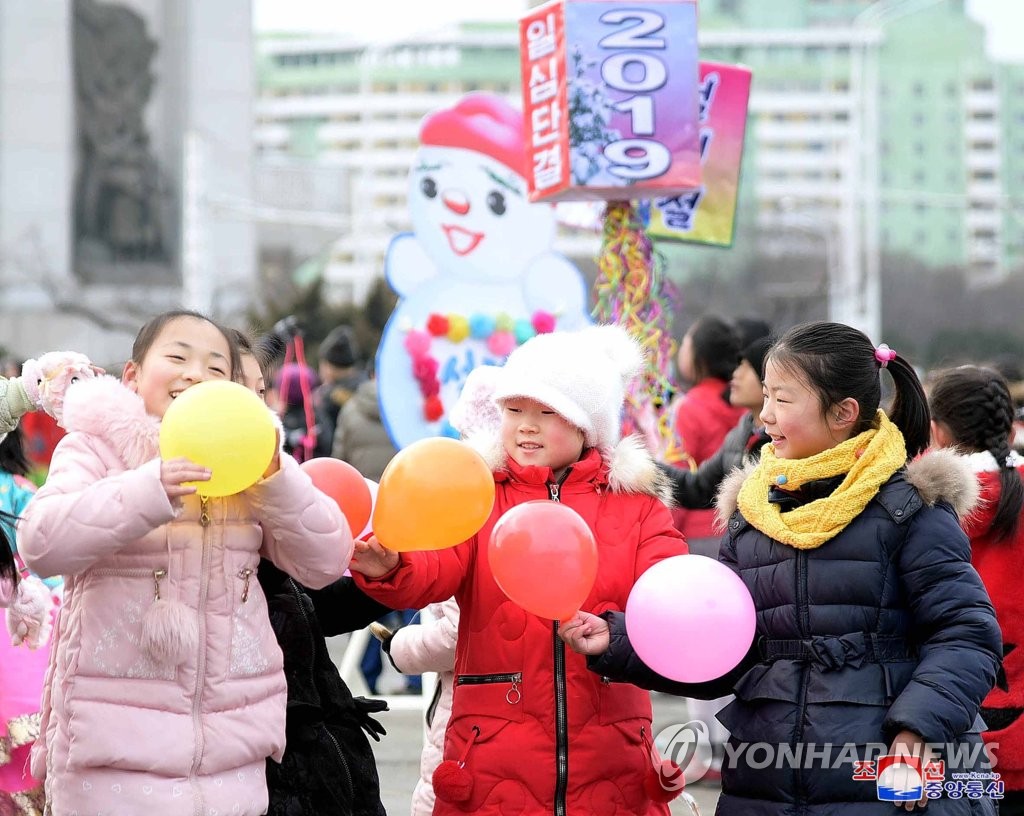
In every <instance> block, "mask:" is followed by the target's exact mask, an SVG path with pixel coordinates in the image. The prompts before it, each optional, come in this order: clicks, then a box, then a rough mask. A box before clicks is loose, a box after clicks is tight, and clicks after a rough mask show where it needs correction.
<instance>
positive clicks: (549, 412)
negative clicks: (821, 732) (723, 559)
mask: <svg viewBox="0 0 1024 816" xmlns="http://www.w3.org/2000/svg"><path fill="white" fill-rule="evenodd" d="M641 365H642V354H641V352H640V349H639V346H638V345H637V344H636V342H635V341H633V340H632V338H630V337H629V335H628V334H626V332H625V331H623V330H622V329H620V328H618V327H614V326H600V327H591V328H588V329H584V330H582V331H579V332H557V333H553V334H542V335H538V336H536V337H534V338H533V339H531V340H529V341H528V342H526V343H525V344H523V345H522V346H520V347H519V348H518V349H517V350H515V351H514V352H512V354H511V355H510V356H509V358H508V362H507V363H506V365H505V367H504V368H503V369H501V371H500V373H499V374H498V376H497V382H496V384H495V391H494V399H495V402H497V404H498V406H499V407H500V408H501V426H500V428H499V429H497V430H492V431H485V432H483V433H482V434H481V435H480V436H478V437H476V436H475V437H473V438H471V439H470V440H468V444H471V445H473V446H474V447H475V448H476V449H477V450H480V451H481V452H482V453H483V455H484V457H485V459H487V461H488V463H489V464H490V465H491V469H492V472H493V474H494V481H495V488H496V497H495V502H494V509H493V510H492V512H491V515H490V518H489V519H488V521H487V522H486V524H485V525H484V527H483V529H481V530H480V531H479V532H478V533H477V534H476V535H475V536H473V537H472V538H471V539H469V540H468V541H465V542H463V543H462V544H460V545H458V546H457V547H454V548H452V549H448V550H441V551H431V552H394V551H391V550H386V549H384V548H383V547H382V546H381V545H380V543H379V542H378V541H377V540H376V539H375V538H370V539H369V540H368V541H367V542H365V543H363V542H361V543H360V545H359V552H358V554H357V557H356V558H355V560H353V562H352V566H351V569H352V571H353V573H354V574H355V575H356V580H357V582H358V584H359V586H360V587H361V588H362V589H363V590H364V591H365V592H366V593H367V594H368V595H370V596H371V597H374V598H376V599H377V600H379V601H381V602H382V603H385V604H387V605H388V606H392V607H395V608H407V607H422V606H425V605H426V604H428V603H432V602H438V601H444V600H446V599H448V598H449V597H451V596H452V595H454V596H455V598H456V600H457V601H458V604H459V607H460V608H461V610H462V615H461V619H460V622H459V634H458V645H457V647H456V654H455V675H456V676H455V685H454V688H455V692H454V697H453V701H452V715H451V720H450V722H449V725H448V730H447V733H446V737H445V743H444V759H445V760H446V761H448V760H450V761H451V762H443V763H442V765H441V766H440V767H439V770H438V772H437V773H435V776H434V790H435V793H436V796H437V802H436V805H435V808H434V816H454V815H455V814H460V816H461V814H464V813H466V812H472V813H476V814H484V816H498V814H505V813H515V814H517V816H539V815H540V814H552V813H554V814H565V816H591V814H594V813H613V812H614V813H616V814H643V816H653V814H660V815H661V816H667V814H668V812H669V810H668V807H667V804H666V801H667V800H668V799H669V798H671V795H672V794H673V793H675V792H678V791H675V790H672V787H673V786H672V785H669V786H668V789H667V790H666V789H665V788H663V787H662V785H659V779H658V774H656V773H655V770H654V768H655V766H654V762H653V757H654V756H656V754H655V753H654V752H653V749H652V737H651V703H650V698H649V696H648V694H647V693H646V692H643V691H640V690H639V689H636V688H633V687H630V686H629V685H626V684H619V683H616V684H609V683H604V682H602V681H601V678H600V677H598V676H597V675H594V674H588V672H587V667H586V662H585V660H584V659H583V658H582V657H581V656H580V655H577V654H575V653H573V652H571V651H567V650H566V649H565V646H564V643H563V642H562V640H561V639H560V638H559V636H558V621H552V620H545V619H542V618H539V617H537V616H536V615H533V614H531V613H529V612H526V611H525V610H523V609H522V608H521V607H519V606H518V605H516V604H515V603H513V602H512V601H510V600H509V599H508V598H507V597H506V596H505V595H504V594H503V593H502V591H501V589H499V587H498V585H497V583H496V582H495V579H494V575H493V574H492V572H491V569H490V566H489V563H488V558H487V545H488V541H489V539H490V535H491V530H492V528H493V527H494V524H495V522H497V521H498V519H499V518H500V517H501V515H502V514H503V513H504V512H505V511H507V510H508V509H509V508H511V507H514V506H516V505H518V504H522V503H523V502H528V501H536V500H550V501H558V502H562V503H563V504H566V505H568V506H569V507H571V508H572V509H573V510H575V511H577V512H578V513H579V514H580V515H581V516H582V517H583V519H584V520H585V521H586V522H587V524H588V526H589V527H590V529H591V530H592V531H593V533H594V537H595V539H596V540H597V547H598V574H597V580H596V581H595V583H594V587H593V589H592V590H591V592H590V595H589V597H588V598H587V599H586V600H585V601H584V603H583V604H582V607H581V608H582V609H585V610H587V611H592V612H595V613H598V612H600V611H606V610H612V609H615V610H622V609H624V608H625V605H626V600H627V598H628V597H629V592H630V589H631V588H632V586H633V584H634V582H635V581H636V579H637V578H638V577H639V576H640V575H641V573H643V572H644V571H645V570H646V569H647V568H648V567H650V566H651V565H652V564H654V563H655V562H657V561H660V560H661V559H663V558H667V557H669V556H674V555H682V554H684V553H686V544H685V542H684V541H683V538H682V536H681V535H680V534H679V532H678V531H677V530H676V529H675V528H674V527H673V525H672V519H671V516H670V514H669V511H668V509H667V507H666V506H665V504H664V503H663V498H662V497H663V496H666V495H667V494H666V493H665V487H666V485H665V481H664V477H663V476H662V474H661V472H660V471H659V470H658V468H657V466H656V465H655V463H654V461H653V460H652V459H651V458H650V455H649V454H648V453H647V451H646V448H645V447H644V445H643V442H642V441H641V440H639V439H638V438H635V437H629V438H626V439H620V438H619V427H620V424H619V421H620V414H621V411H622V407H623V402H624V395H625V388H626V385H627V383H628V382H629V381H630V380H631V379H632V378H633V377H634V376H636V375H637V374H638V373H639V370H640V367H641ZM453 510H454V508H453ZM409 544H410V545H415V542H409ZM539 579H540V576H539V577H538V580H539ZM454 763H461V767H462V771H464V773H462V772H460V773H457V774H456V773H446V774H445V775H444V776H442V775H441V769H444V768H446V766H447V767H448V769H449V770H450V769H451V768H452V767H453V766H454ZM659 766H660V763H659ZM454 767H457V766H454ZM652 780H653V781H652ZM679 787H681V785H679ZM652 795H653V797H654V798H652Z"/></svg>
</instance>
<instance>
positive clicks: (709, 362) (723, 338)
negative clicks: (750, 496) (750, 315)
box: [665, 315, 746, 557]
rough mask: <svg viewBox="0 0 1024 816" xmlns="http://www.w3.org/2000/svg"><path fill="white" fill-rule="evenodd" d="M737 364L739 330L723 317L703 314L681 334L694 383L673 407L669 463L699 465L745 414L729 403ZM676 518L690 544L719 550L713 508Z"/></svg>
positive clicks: (681, 358) (682, 362)
mask: <svg viewBox="0 0 1024 816" xmlns="http://www.w3.org/2000/svg"><path fill="white" fill-rule="evenodd" d="M739 363H740V341H739V335H738V334H737V332H736V330H735V329H734V328H733V327H732V326H730V325H729V324H728V323H726V322H725V321H724V320H723V319H722V318H720V317H715V316H714V315H705V316H704V317H702V318H700V319H699V320H698V321H697V322H696V323H694V324H693V325H692V326H691V327H690V329H689V331H687V332H686V334H685V335H683V341H682V343H680V345H679V355H678V357H677V359H676V366H677V367H678V368H679V374H680V376H681V377H682V378H683V379H684V380H686V381H687V382H689V383H692V384H693V385H692V386H691V388H690V389H689V390H688V391H687V392H686V394H685V395H684V396H683V397H682V398H681V399H680V400H679V402H678V403H677V404H676V405H675V406H674V408H673V416H672V422H673V433H674V436H675V439H674V448H673V449H672V450H670V451H668V453H666V454H665V461H666V463H667V464H670V465H675V466H676V467H680V468H684V469H685V468H690V469H691V470H696V469H697V467H698V466H699V465H700V464H701V463H702V462H704V461H705V460H707V459H710V458H711V457H712V456H713V455H714V454H715V453H716V452H717V451H718V449H719V448H720V447H721V446H722V442H723V441H725V437H726V435H727V434H728V433H729V431H731V430H732V429H733V428H735V427H736V423H737V422H739V421H740V417H742V416H743V414H744V413H746V409H745V408H743V407H742V406H734V405H733V404H732V403H731V402H729V380H730V379H732V375H733V372H734V371H735V370H736V366H738V365H739ZM672 517H673V519H674V520H675V523H676V527H678V528H679V530H680V532H682V534H683V536H685V538H686V541H687V542H688V543H689V545H690V549H692V550H694V551H695V552H698V553H701V554H702V555H710V556H711V557H716V556H717V555H718V542H719V539H720V538H721V536H720V535H718V534H717V531H716V530H715V511H714V510H685V509H682V508H679V509H677V510H675V511H674V512H673V513H672Z"/></svg>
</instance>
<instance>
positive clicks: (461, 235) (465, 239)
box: [441, 224, 484, 255]
mask: <svg viewBox="0 0 1024 816" xmlns="http://www.w3.org/2000/svg"><path fill="white" fill-rule="evenodd" d="M441 229H443V230H444V234H445V235H446V236H447V238H448V245H449V246H450V247H451V248H452V252H454V253H455V254H456V255H468V254H469V253H470V252H472V251H473V250H474V249H476V248H477V245H478V244H479V243H480V242H481V241H482V240H483V239H484V234H483V233H482V232H471V231H469V230H468V229H465V228H464V227H457V226H455V225H454V224H445V225H444V226H442V227H441Z"/></svg>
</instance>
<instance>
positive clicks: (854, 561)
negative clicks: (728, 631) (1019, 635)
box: [563, 323, 1001, 816]
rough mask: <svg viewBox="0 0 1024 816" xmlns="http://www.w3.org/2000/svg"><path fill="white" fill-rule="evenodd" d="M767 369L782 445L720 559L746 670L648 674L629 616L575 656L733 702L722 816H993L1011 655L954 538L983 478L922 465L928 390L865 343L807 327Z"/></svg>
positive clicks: (765, 464)
mask: <svg viewBox="0 0 1024 816" xmlns="http://www.w3.org/2000/svg"><path fill="white" fill-rule="evenodd" d="M765 368H766V370H765V380H764V386H765V406H764V409H763V411H762V413H761V418H762V419H763V420H764V423H765V426H766V429H767V431H768V434H769V435H770V437H771V439H772V442H771V444H769V445H766V446H765V448H764V449H763V451H762V454H761V461H760V463H759V464H758V465H757V466H756V467H749V468H748V469H747V470H746V471H745V472H740V473H739V475H738V477H736V478H731V479H730V480H728V481H727V482H726V484H725V485H723V488H722V491H721V493H720V496H719V512H720V517H721V518H723V519H727V520H728V529H727V532H726V535H725V537H724V539H723V541H722V545H721V550H720V554H719V560H720V561H721V562H723V563H725V564H727V565H728V566H730V567H731V568H732V569H733V570H735V571H736V572H737V574H738V575H739V576H740V577H741V578H742V579H743V581H744V583H745V584H746V586H747V588H748V589H749V590H750V592H751V595H752V596H753V598H754V604H755V608H756V610H757V631H756V636H755V640H754V643H753V645H752V648H751V649H750V651H749V653H748V655H747V657H746V658H745V659H744V660H743V661H742V663H741V664H740V665H739V666H737V667H736V668H735V669H734V670H733V671H732V672H730V673H729V674H728V675H727V676H725V677H723V678H720V679H718V680H716V681H711V682H708V683H704V684H684V683H675V682H672V681H671V680H668V679H666V678H664V677H659V676H658V675H657V674H655V673H654V672H652V671H651V670H650V669H649V668H648V667H647V666H645V665H644V664H643V663H642V662H641V661H640V660H639V658H638V657H637V656H636V654H635V652H633V650H632V648H631V646H630V644H629V639H628V637H627V635H626V632H625V626H624V620H623V617H622V615H618V614H611V615H608V614H606V615H605V616H604V617H596V616H593V615H586V614H582V613H581V614H580V615H579V616H577V618H576V619H574V620H573V621H570V622H569V623H568V624H566V625H564V626H563V637H564V638H565V639H566V640H567V642H569V643H570V645H572V646H573V647H574V648H575V649H577V651H581V652H583V653H585V654H588V655H591V656H592V657H591V658H590V659H589V665H590V668H591V670H592V671H595V672H598V673H600V674H602V675H604V676H606V677H608V678H610V679H612V680H628V681H630V682H634V683H636V684H638V685H641V686H644V687H646V688H653V689H659V690H663V691H669V692H673V693H679V694H686V695H687V696H717V695H720V694H722V693H724V692H726V691H729V690H733V691H734V692H735V694H736V701H735V702H733V703H732V704H731V705H730V706H729V707H727V708H726V709H725V710H723V711H722V712H721V714H720V715H719V719H720V720H721V721H722V722H723V724H724V725H726V726H727V727H728V729H729V731H730V733H731V735H732V736H731V739H730V743H729V749H728V750H729V755H728V756H727V758H726V762H725V764H724V767H723V772H722V783H723V794H722V797H721V798H720V800H719V805H718V813H720V814H742V816H795V815H796V814H809V815H810V816H818V815H819V814H820V816H825V814H828V816H860V815H861V814H887V813H891V812H892V809H893V804H896V806H897V807H903V808H906V809H907V810H914V809H919V808H922V807H924V806H925V805H927V806H928V811H929V812H930V813H932V814H953V813H958V814H969V813H970V814H973V813H992V812H994V806H993V797H998V796H999V795H1000V790H999V785H998V784H997V780H996V778H995V777H993V776H990V774H991V772H992V771H991V768H990V767H989V766H988V762H987V758H986V755H985V752H984V750H983V746H982V744H981V739H980V732H981V730H982V728H983V723H982V720H981V718H980V717H979V716H978V710H979V706H980V704H981V702H982V700H983V699H984V697H985V695H986V694H987V693H988V691H989V689H990V688H991V687H992V684H993V681H994V680H995V677H996V669H997V667H998V665H999V661H1000V657H1001V641H1000V635H999V629H998V626H997V624H996V620H995V615H994V612H993V609H992V604H991V602H990V601H989V597H988V594H987V593H986V591H985V588H984V586H983V585H982V583H981V580H980V578H979V577H978V574H977V572H975V570H974V568H973V567H972V566H971V560H970V547H969V544H968V541H967V537H966V536H965V535H964V534H963V531H962V530H961V529H960V525H959V523H958V520H957V514H958V513H961V514H962V513H964V512H965V511H966V510H968V509H969V508H970V507H971V505H972V504H973V502H974V500H975V499H976V496H977V485H976V482H975V480H974V478H973V476H972V475H971V474H970V471H969V468H968V467H967V466H966V463H965V462H964V461H963V458H962V457H957V456H956V455H955V454H952V453H950V452H945V451H943V452H937V453H934V454H929V455H927V456H925V457H922V458H921V459H920V460H918V461H917V462H914V463H913V464H912V465H910V466H908V465H907V459H908V458H910V457H915V456H916V455H917V454H919V453H920V452H921V451H922V450H923V449H924V448H925V447H926V445H927V444H928V439H929V415H928V409H927V404H926V402H925V399H924V393H923V391H922V389H921V385H920V383H919V381H918V379H917V376H916V374H915V373H914V370H913V369H912V368H911V366H910V365H909V364H908V363H907V362H906V361H905V360H903V359H902V358H901V357H899V356H897V355H896V354H895V353H894V352H892V351H891V350H890V349H888V348H887V347H885V346H880V347H879V348H878V349H875V348H874V347H873V345H872V344H871V341H870V340H868V338H867V337H866V336H865V335H864V334H862V333H861V332H859V331H857V330H855V329H852V328H850V327H848V326H843V325H839V324H834V323H814V324H807V325H803V326H798V327H796V328H794V329H792V330H790V332H789V333H787V334H786V335H785V336H784V337H783V338H782V339H781V340H780V341H779V343H778V344H776V346H775V347H774V348H773V349H772V350H771V351H770V352H769V355H768V360H767V363H766V366H765ZM881 368H886V369H887V370H888V372H889V373H890V374H891V375H892V378H893V381H894V382H895V385H896V389H897V390H896V398H895V401H894V404H893V406H892V408H891V412H890V413H891V416H892V420H891V421H890V419H889V418H888V417H887V416H886V415H885V414H884V413H882V412H881V411H879V410H878V405H879V401H880V397H881V387H880V381H879V373H880V369H881ZM933 750H934V752H935V753H934V754H933V753H932V751H933ZM766 752H767V755H768V756H770V760H769V761H768V762H767V763H765V762H764V760H765V756H766ZM883 754H887V755H897V756H900V755H904V756H906V755H912V756H914V757H916V758H918V759H920V760H922V761H921V762H920V763H919V764H918V765H917V768H918V769H920V770H921V771H924V770H925V766H927V770H928V772H929V776H932V777H936V778H937V780H941V781H935V782H933V783H930V784H928V785H925V784H923V783H924V781H925V780H924V779H923V778H922V776H923V774H922V773H918V771H917V770H910V769H911V768H914V765H913V763H911V764H907V763H903V774H902V776H903V779H902V784H899V785H892V784H887V783H889V782H890V781H891V780H890V779H889V778H888V777H889V775H890V773H889V772H888V771H886V772H885V773H882V768H883V767H884V766H885V765H886V764H887V763H882V762H879V761H877V760H878V759H879V756H880V755H883ZM929 760H934V761H933V762H931V763H930V764H929ZM940 763H943V764H940ZM996 770H998V768H997V769H996ZM873 774H877V775H878V779H877V787H876V781H872V780H874V776H873ZM972 774H973V776H971V775H972ZM968 780H969V783H968ZM886 797H890V798H889V799H888V800H886V801H880V800H881V799H884V798H886ZM893 800H896V801H893ZM929 800H931V801H929Z"/></svg>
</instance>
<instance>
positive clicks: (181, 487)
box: [160, 457, 212, 503]
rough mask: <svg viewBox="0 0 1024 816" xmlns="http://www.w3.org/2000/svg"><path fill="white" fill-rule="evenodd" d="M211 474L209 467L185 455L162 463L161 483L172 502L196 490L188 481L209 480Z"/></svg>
mask: <svg viewBox="0 0 1024 816" xmlns="http://www.w3.org/2000/svg"><path fill="white" fill-rule="evenodd" d="M211 475H212V474H211V473H210V471H209V469H207V468H204V467H203V466H202V465H197V464H196V463H195V462H193V461H191V460H189V459H185V458H184V457H179V458H177V459H168V460H166V461H164V462H161V463H160V484H162V485H163V486H164V491H165V492H166V493H167V498H168V499H170V500H171V502H172V503H173V502H174V501H175V500H176V499H180V498H181V497H182V496H190V495H191V494H193V493H195V492H196V490H197V488H196V486H195V485H194V484H187V482H208V481H209V480H210V476H211Z"/></svg>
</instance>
